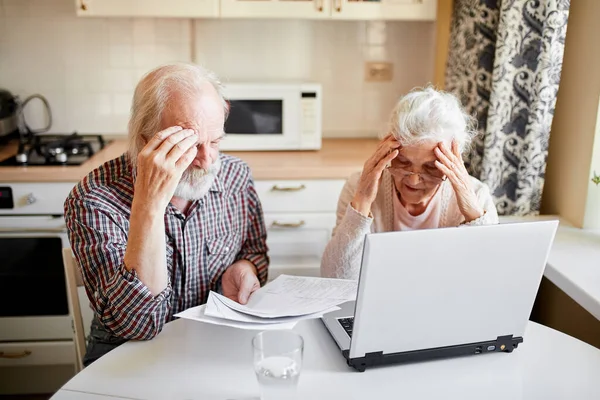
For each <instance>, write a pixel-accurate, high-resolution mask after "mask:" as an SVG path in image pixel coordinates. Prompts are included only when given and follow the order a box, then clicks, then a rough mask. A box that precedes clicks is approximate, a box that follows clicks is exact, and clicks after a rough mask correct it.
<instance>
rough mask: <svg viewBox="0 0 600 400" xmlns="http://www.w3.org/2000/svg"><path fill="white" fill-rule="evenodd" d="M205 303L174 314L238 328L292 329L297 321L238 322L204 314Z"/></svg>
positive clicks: (262, 329)
mask: <svg viewBox="0 0 600 400" xmlns="http://www.w3.org/2000/svg"><path fill="white" fill-rule="evenodd" d="M205 310H206V304H202V305H201V306H197V307H192V308H188V309H187V310H185V311H182V312H180V313H178V314H175V315H174V316H175V317H179V318H184V319H191V320H193V321H199V322H205V323H207V324H213V325H222V326H229V327H232V328H238V329H248V330H261V331H266V330H271V329H293V328H294V326H296V324H297V323H298V321H292V322H284V323H277V324H257V323H252V322H239V321H233V320H228V319H222V318H214V317H211V316H208V315H206V313H205Z"/></svg>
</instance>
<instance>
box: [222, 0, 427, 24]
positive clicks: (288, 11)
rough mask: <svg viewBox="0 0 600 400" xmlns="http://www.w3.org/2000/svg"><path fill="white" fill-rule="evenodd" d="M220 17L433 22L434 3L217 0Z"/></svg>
mask: <svg viewBox="0 0 600 400" xmlns="http://www.w3.org/2000/svg"><path fill="white" fill-rule="evenodd" d="M220 1H221V17H222V18H299V19H339V20H420V21H427V20H431V21H433V20H435V17H436V11H437V1H436V0H366V1H364V0H220Z"/></svg>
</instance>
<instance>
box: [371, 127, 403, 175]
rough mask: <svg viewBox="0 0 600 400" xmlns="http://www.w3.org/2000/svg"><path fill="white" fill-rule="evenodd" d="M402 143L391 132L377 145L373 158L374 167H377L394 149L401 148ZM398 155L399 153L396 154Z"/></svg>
mask: <svg viewBox="0 0 600 400" xmlns="http://www.w3.org/2000/svg"><path fill="white" fill-rule="evenodd" d="M399 148H400V143H399V142H398V141H397V140H396V138H395V137H394V136H392V135H391V134H390V135H389V136H386V137H385V139H384V140H382V141H381V143H379V146H377V150H376V151H375V153H374V154H373V157H371V159H372V168H375V167H376V166H377V165H378V164H379V162H380V161H381V160H383V159H384V158H386V157H387V156H388V155H389V154H390V153H391V152H392V151H394V150H396V149H399ZM396 155H397V154H396Z"/></svg>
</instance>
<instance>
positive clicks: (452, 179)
mask: <svg viewBox="0 0 600 400" xmlns="http://www.w3.org/2000/svg"><path fill="white" fill-rule="evenodd" d="M435 166H436V167H437V169H439V170H440V171H442V173H443V174H444V175H446V176H447V177H448V179H449V180H450V183H452V185H456V180H457V176H456V173H455V172H454V171H453V170H451V169H450V168H448V167H447V166H446V165H444V164H443V163H441V162H440V161H439V160H435Z"/></svg>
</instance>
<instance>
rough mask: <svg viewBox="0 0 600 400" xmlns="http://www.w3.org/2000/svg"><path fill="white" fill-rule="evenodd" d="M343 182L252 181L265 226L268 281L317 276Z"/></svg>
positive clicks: (334, 217)
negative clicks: (281, 275)
mask: <svg viewBox="0 0 600 400" xmlns="http://www.w3.org/2000/svg"><path fill="white" fill-rule="evenodd" d="M344 183H345V180H343V179H318V180H317V179H315V180H283V181H270V180H263V181H256V191H257V193H258V196H259V198H260V200H261V204H262V207H263V212H264V216H265V225H266V227H267V245H268V246H269V256H270V258H271V265H270V268H269V270H270V272H269V279H271V280H272V279H274V278H276V277H277V276H278V275H280V274H282V273H285V274H290V275H305V276H319V275H320V265H321V256H322V255H323V251H324V250H325V246H327V243H328V242H329V239H330V238H331V232H332V230H333V228H334V227H335V222H336V209H337V201H338V197H339V195H340V192H341V190H342V187H343V186H344Z"/></svg>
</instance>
